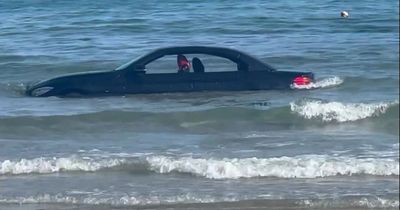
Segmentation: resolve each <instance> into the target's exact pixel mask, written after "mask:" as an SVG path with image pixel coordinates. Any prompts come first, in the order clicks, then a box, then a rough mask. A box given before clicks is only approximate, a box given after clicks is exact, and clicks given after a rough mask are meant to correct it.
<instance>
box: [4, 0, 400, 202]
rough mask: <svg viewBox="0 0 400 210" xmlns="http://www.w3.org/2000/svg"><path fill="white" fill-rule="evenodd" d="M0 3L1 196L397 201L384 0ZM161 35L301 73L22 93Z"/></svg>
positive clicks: (118, 61) (394, 60)
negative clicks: (226, 88)
mask: <svg viewBox="0 0 400 210" xmlns="http://www.w3.org/2000/svg"><path fill="white" fill-rule="evenodd" d="M342 10H346V11H348V12H349V13H350V17H349V18H347V19H343V18H340V11H342ZM0 18H1V20H2V21H1V23H0V46H1V47H0V209H113V208H116V209H124V208H126V209H129V208H155V209H158V208H159V209H165V208H171V209H174V208H177V209H186V208H192V209H197V208H198V209H203V208H234V207H235V208H243V209H246V208H268V207H269V208H279V209H282V208H291V209H307V208H314V209H338V208H342V209H357V208H361V209H374V208H377V209H380V208H382V209H398V208H399V28H398V26H399V2H398V1H394V0H384V1H372V0H365V1H336V0H321V1H318V2H312V1H288V0H283V1H277V2H275V1H272V2H271V1H261V0H258V1H257V0H255V1H237V0H232V1H222V0H221V1H196V0H195V1H187V0H173V1H166V2H164V1H144V0H138V1H132V2H128V1H89V0H83V1H79V3H78V2H71V1H46V0H43V1H39V0H20V1H1V2H0ZM174 45H208V46H222V47H230V48H234V49H238V50H242V51H244V52H247V53H249V54H252V55H254V56H257V57H259V58H260V59H262V60H263V61H265V62H267V63H268V64H270V65H272V66H274V67H275V68H277V69H279V70H286V71H312V72H314V74H315V77H316V82H315V83H313V84H311V85H308V86H306V87H293V90H287V91H243V92H201V93H174V94H151V95H125V96H113V97H92V98H57V97H49V98H32V97H28V96H25V95H24V94H23V93H24V90H25V88H26V86H28V85H29V84H32V83H33V82H36V81H39V80H44V79H48V78H51V77H54V76H58V75H62V74H69V73H77V72H87V71H103V70H104V71H106V70H113V69H115V68H117V67H118V66H120V65H122V64H124V63H126V62H128V61H130V60H131V59H133V58H135V57H138V56H140V55H143V54H144V53H147V52H149V51H150V50H153V49H155V48H158V47H165V46H174ZM209 64H210V65H215V66H216V68H217V70H221V71H223V70H226V69H224V67H223V65H222V66H220V65H219V62H218V61H213V60H210V62H209ZM161 66H162V65H160V68H161Z"/></svg>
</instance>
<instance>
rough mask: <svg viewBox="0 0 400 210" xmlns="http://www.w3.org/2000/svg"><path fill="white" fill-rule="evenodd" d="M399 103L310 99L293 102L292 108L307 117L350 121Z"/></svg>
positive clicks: (377, 113)
mask: <svg viewBox="0 0 400 210" xmlns="http://www.w3.org/2000/svg"><path fill="white" fill-rule="evenodd" d="M398 104H399V103H398V101H396V102H392V103H383V102H381V103H370V104H367V103H341V102H324V101H320V100H308V101H302V102H299V103H296V102H291V103H290V109H291V111H292V112H295V113H297V114H298V115H300V116H302V117H304V118H306V119H321V120H322V121H325V122H330V121H337V122H348V121H356V120H361V119H365V118H369V117H376V116H379V115H381V114H384V113H385V112H386V111H387V109H388V108H389V107H391V106H393V105H398Z"/></svg>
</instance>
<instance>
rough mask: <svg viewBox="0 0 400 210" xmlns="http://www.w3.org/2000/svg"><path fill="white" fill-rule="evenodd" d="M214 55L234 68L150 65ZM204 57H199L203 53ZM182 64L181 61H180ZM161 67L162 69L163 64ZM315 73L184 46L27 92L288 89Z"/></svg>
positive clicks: (306, 81) (219, 50)
mask: <svg viewBox="0 0 400 210" xmlns="http://www.w3.org/2000/svg"><path fill="white" fill-rule="evenodd" d="M192 54H195V55H204V56H215V57H219V58H223V59H225V60H229V62H233V63H232V64H233V65H232V66H234V67H235V69H228V70H226V69H225V71H213V69H212V68H209V67H208V66H207V65H204V64H203V62H202V61H201V60H200V58H198V57H196V58H193V60H192V64H191V67H192V69H191V70H190V71H188V72H178V71H177V69H173V68H172V69H170V72H166V73H165V72H162V73H159V72H158V73H155V72H151V71H150V70H148V69H147V68H146V66H148V65H150V64H151V63H152V62H155V61H157V60H158V59H160V58H162V57H164V56H179V55H192ZM200 57H201V56H200ZM178 63H179V61H178ZM160 68H162V67H160ZM313 79H314V75H313V73H311V72H294V71H278V70H276V69H274V68H273V67H271V66H270V65H268V64H266V63H264V62H262V61H261V60H259V59H257V58H254V57H252V56H250V55H248V54H246V53H243V52H240V51H238V50H234V49H229V48H222V47H206V46H184V47H166V48H159V49H156V50H154V51H153V52H150V53H148V54H146V55H144V56H142V57H139V58H138V59H135V60H133V61H131V62H129V63H127V64H124V65H122V66H120V67H118V68H117V69H115V70H112V71H104V72H87V73H78V74H71V75H65V76H60V77H56V78H53V79H49V80H46V81H42V82H39V83H36V84H34V85H31V86H29V87H28V88H27V90H26V94H27V95H29V96H38V97H47V96H60V97H66V96H77V95H78V96H102V95H103V96H104V95H125V94H138V93H142V94H143V93H144V94H145V93H168V92H194V91H243V90H280V89H290V88H291V86H292V85H294V84H295V85H307V84H309V83H310V82H312V81H313Z"/></svg>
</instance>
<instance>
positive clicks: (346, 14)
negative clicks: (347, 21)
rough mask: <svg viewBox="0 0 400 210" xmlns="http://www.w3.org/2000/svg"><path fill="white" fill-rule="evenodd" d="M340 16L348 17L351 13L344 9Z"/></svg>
mask: <svg viewBox="0 0 400 210" xmlns="http://www.w3.org/2000/svg"><path fill="white" fill-rule="evenodd" d="M340 16H341V17H342V18H347V17H349V13H348V12H346V11H342V12H340Z"/></svg>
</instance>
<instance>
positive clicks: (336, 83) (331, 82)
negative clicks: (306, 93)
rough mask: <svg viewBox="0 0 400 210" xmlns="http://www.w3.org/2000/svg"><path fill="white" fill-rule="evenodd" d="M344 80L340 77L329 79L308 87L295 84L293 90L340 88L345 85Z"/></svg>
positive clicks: (313, 83)
mask: <svg viewBox="0 0 400 210" xmlns="http://www.w3.org/2000/svg"><path fill="white" fill-rule="evenodd" d="M343 82H344V81H343V79H342V78H340V77H337V76H335V77H329V78H325V79H322V80H319V81H315V82H312V83H310V84H308V85H297V84H293V85H292V86H291V88H292V89H316V88H329V87H335V86H339V85H341V84H342V83H343Z"/></svg>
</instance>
